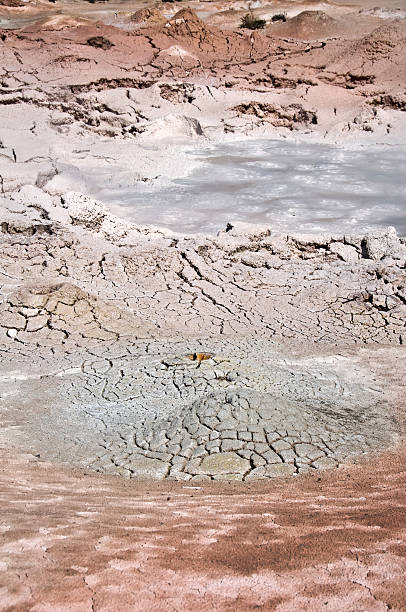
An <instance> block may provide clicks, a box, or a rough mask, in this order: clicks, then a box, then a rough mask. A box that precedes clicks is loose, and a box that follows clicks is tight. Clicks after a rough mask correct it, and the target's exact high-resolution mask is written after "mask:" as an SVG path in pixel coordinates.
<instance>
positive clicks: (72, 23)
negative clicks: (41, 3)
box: [30, 15, 91, 32]
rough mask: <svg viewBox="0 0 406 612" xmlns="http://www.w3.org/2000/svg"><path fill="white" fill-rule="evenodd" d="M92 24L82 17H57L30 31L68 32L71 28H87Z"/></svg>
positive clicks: (37, 25)
mask: <svg viewBox="0 0 406 612" xmlns="http://www.w3.org/2000/svg"><path fill="white" fill-rule="evenodd" d="M90 23H91V21H90V20H89V19H84V18H82V17H69V16H68V15H55V16H54V17H49V18H48V19H45V20H43V21H40V22H38V23H36V24H35V26H33V27H31V28H30V30H34V31H35V30H38V31H46V32H59V31H60V30H68V29H70V28H79V27H81V26H87V25H89V24H90Z"/></svg>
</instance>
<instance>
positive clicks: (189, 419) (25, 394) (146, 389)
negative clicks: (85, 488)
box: [0, 338, 398, 480]
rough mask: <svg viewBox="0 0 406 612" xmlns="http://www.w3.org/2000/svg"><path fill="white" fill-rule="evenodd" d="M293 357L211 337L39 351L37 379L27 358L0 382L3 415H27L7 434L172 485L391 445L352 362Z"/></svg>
mask: <svg viewBox="0 0 406 612" xmlns="http://www.w3.org/2000/svg"><path fill="white" fill-rule="evenodd" d="M207 348H209V349H210V351H209V352H207ZM196 349H197V351H198V352H197V354H196V353H195V352H194V351H195V350H196ZM205 349H206V352H202V353H199V351H204V350H205ZM289 353H290V352H288V351H287V350H282V349H281V347H278V346H277V345H275V344H274V343H271V342H269V341H268V342H267V341H259V340H258V339H255V338H251V339H249V338H247V339H245V340H242V339H240V340H234V341H231V340H223V341H219V340H214V339H213V338H206V339H200V340H198V339H195V340H193V341H191V340H189V341H188V342H185V341H183V342H181V341H179V340H177V341H174V340H170V339H167V340H166V342H165V344H164V345H163V343H162V342H158V341H149V342H138V343H131V344H121V345H117V346H115V348H114V351H112V350H111V348H110V347H108V346H105V347H103V346H100V347H99V348H98V349H95V350H93V351H88V352H81V353H79V354H77V353H75V354H72V355H70V356H69V357H67V356H65V357H63V358H62V359H59V362H58V358H57V355H56V356H54V357H53V358H52V359H50V358H49V357H48V358H47V357H46V355H44V357H43V362H44V365H42V366H41V368H40V369H39V370H38V372H37V373H36V374H29V373H28V372H29V368H28V363H27V362H25V363H22V364H21V365H20V373H19V374H16V373H15V372H10V373H9V374H8V375H6V376H4V377H3V378H2V380H1V383H0V384H1V387H2V388H1V391H2V396H3V397H7V401H8V405H9V410H10V409H11V411H13V409H14V410H15V411H16V414H17V413H18V412H19V410H20V411H23V413H24V416H23V419H22V421H21V423H20V424H19V425H18V426H17V428H15V425H16V423H14V426H13V427H12V428H10V429H6V430H3V432H2V438H4V437H6V438H7V439H8V442H9V443H10V441H11V440H13V441H14V443H15V444H17V445H18V446H21V447H22V448H25V449H27V448H29V450H30V452H32V453H33V454H38V453H39V454H40V456H41V458H44V459H48V460H54V461H55V460H56V461H57V462H64V463H68V464H70V465H72V464H73V465H77V466H81V467H91V468H92V469H95V470H97V471H100V472H104V473H108V474H117V475H121V476H124V477H127V478H131V477H135V478H143V477H144V478H146V477H153V478H158V479H162V478H170V479H175V480H211V479H213V480H252V479H258V478H260V479H261V478H272V477H281V476H291V475H295V474H300V473H303V472H306V471H309V470H316V469H326V468H333V467H337V466H338V465H339V464H341V463H342V462H345V461H347V462H348V461H349V460H351V459H352V458H354V457H359V456H360V455H362V454H365V453H371V452H373V451H383V450H384V449H386V448H390V447H391V446H393V445H394V444H395V443H396V442H397V440H398V433H397V429H398V426H397V423H396V421H395V419H394V418H393V417H391V416H390V411H389V410H388V406H387V404H386V401H385V400H384V395H383V390H382V389H380V388H379V387H378V386H377V385H376V383H375V382H374V379H373V378H372V376H371V375H370V374H368V372H367V371H366V370H365V369H363V368H360V367H359V366H357V365H356V363H355V362H354V359H352V358H351V357H344V356H340V355H332V356H314V355H313V356H309V357H308V358H301V359H292V356H291V355H289ZM200 358H202V359H201V360H200ZM45 364H46V365H45ZM22 372H25V373H22ZM10 383H12V385H13V388H14V391H12V392H11V394H7V392H6V389H7V388H9V386H10ZM35 397H38V398H41V409H40V410H38V406H35V407H34V406H33V405H32V399H31V398H35ZM27 398H30V399H27ZM17 422H18V420H17Z"/></svg>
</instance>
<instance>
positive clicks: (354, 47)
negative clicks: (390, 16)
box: [328, 20, 406, 94]
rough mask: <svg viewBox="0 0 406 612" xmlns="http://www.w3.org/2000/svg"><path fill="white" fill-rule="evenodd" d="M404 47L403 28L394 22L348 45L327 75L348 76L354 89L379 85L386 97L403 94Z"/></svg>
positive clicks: (405, 64)
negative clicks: (378, 83) (379, 83)
mask: <svg viewBox="0 0 406 612" xmlns="http://www.w3.org/2000/svg"><path fill="white" fill-rule="evenodd" d="M405 46H406V24H405V23H402V22H401V21H400V20H399V21H395V22H392V23H389V24H386V25H383V26H381V27H379V28H377V29H375V30H373V31H372V32H371V33H370V34H368V35H367V36H364V37H363V38H361V39H360V40H357V41H356V42H354V43H351V44H349V45H348V47H347V49H346V50H345V51H344V52H342V53H341V54H340V56H339V57H337V59H336V61H335V62H334V63H333V64H330V65H329V66H328V71H331V72H332V73H335V75H346V76H349V77H350V78H351V83H352V84H353V86H356V85H359V84H360V85H361V86H364V85H366V84H368V83H376V81H380V82H381V83H382V84H383V83H385V86H384V87H385V89H386V93H391V94H397V93H399V91H403V90H404V82H405V79H406V56H405V52H404V49H405ZM389 83H390V85H388V84H389ZM388 86H389V87H391V90H388V89H387V88H388ZM392 87H394V88H395V89H392Z"/></svg>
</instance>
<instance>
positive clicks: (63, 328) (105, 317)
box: [0, 282, 151, 345]
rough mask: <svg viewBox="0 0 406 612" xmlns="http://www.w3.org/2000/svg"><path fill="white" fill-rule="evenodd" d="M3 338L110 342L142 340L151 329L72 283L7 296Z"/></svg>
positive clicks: (0, 315)
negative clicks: (124, 338) (127, 337)
mask: <svg viewBox="0 0 406 612" xmlns="http://www.w3.org/2000/svg"><path fill="white" fill-rule="evenodd" d="M0 327H2V328H3V329H2V331H5V337H6V338H5V339H6V340H8V339H9V338H11V339H14V338H17V339H18V340H19V341H20V342H24V343H30V342H40V343H42V344H43V345H44V344H45V345H46V344H48V343H52V344H59V343H62V344H66V342H67V340H68V339H69V338H70V336H73V337H74V338H75V342H76V343H79V344H80V342H81V339H82V340H83V339H85V338H87V339H96V340H114V339H116V338H117V337H118V335H119V334H127V335H130V336H131V335H133V336H135V337H138V336H141V337H144V336H145V334H146V333H148V332H149V331H151V326H150V325H149V324H147V323H144V321H142V320H141V319H140V318H139V317H137V316H134V315H133V314H131V315H130V314H129V313H127V312H125V311H123V310H121V309H119V308H116V307H115V306H112V305H110V304H108V303H106V302H104V301H103V300H100V299H99V298H97V297H95V296H92V295H90V294H89V293H87V292H86V291H83V290H82V289H80V288H79V287H77V286H76V285H73V284H72V283H67V282H65V283H58V282H57V283H54V284H50V283H43V284H42V285H27V286H23V287H21V288H20V289H18V290H17V291H15V292H13V293H12V294H11V295H9V296H8V298H7V301H6V303H5V304H3V305H2V307H1V309H0Z"/></svg>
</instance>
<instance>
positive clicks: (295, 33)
mask: <svg viewBox="0 0 406 612" xmlns="http://www.w3.org/2000/svg"><path fill="white" fill-rule="evenodd" d="M336 25H337V22H336V21H335V19H332V17H329V16H328V15H327V14H326V13H324V12H323V11H303V12H302V13H299V15H296V16H295V17H292V19H290V20H289V21H287V22H286V23H283V22H278V23H277V24H276V25H273V26H272V31H275V33H277V34H279V35H283V36H289V37H290V38H299V39H305V40H309V39H316V38H322V37H324V36H326V35H328V34H330V33H331V32H333V31H334V29H335V28H336Z"/></svg>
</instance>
